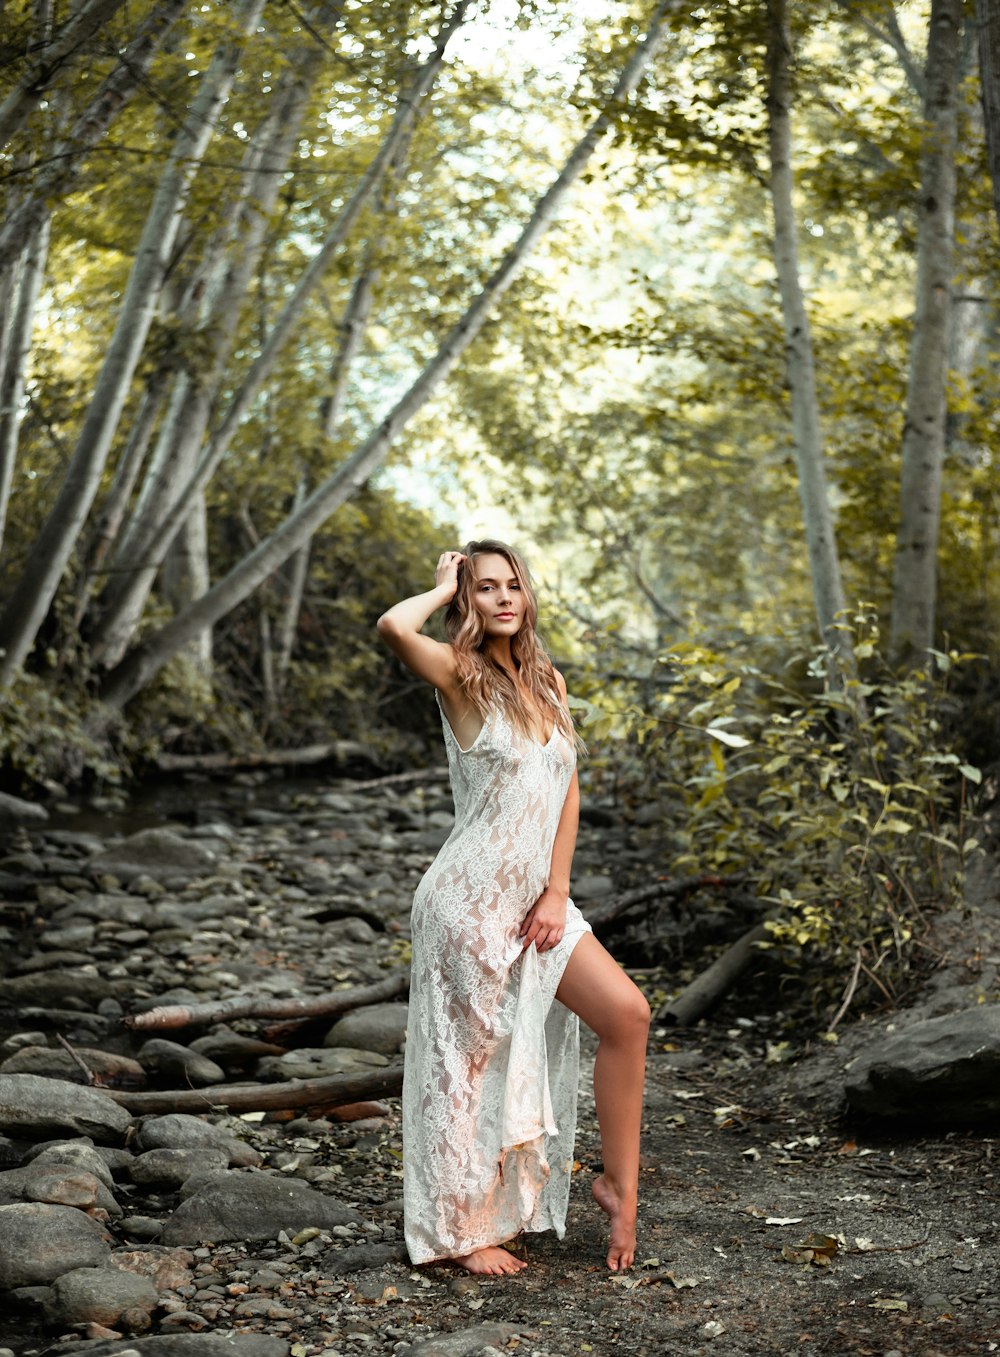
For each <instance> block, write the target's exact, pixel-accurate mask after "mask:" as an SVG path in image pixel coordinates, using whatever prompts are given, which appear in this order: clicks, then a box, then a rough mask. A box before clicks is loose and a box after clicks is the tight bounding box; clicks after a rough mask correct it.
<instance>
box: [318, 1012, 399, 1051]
mask: <svg viewBox="0 0 1000 1357" xmlns="http://www.w3.org/2000/svg"><path fill="white" fill-rule="evenodd" d="M408 1012H409V1005H407V1004H370V1005H369V1006H368V1007H367V1008H358V1009H355V1011H354V1012H353V1013H345V1014H344V1016H343V1017H342V1018H338V1020H337V1021H336V1022H335V1023H334V1024H333V1026H332V1027H331V1028H330V1030H329V1032H327V1034H326V1038H325V1040H324V1042H323V1045H324V1046H334V1047H339V1046H349V1047H354V1048H355V1049H361V1050H363V1051H378V1052H379V1054H381V1055H386V1056H388V1055H395V1054H396V1053H397V1052H398V1051H399V1048H400V1047H401V1046H402V1044H403V1040H404V1038H405V1036H406V1018H407V1014H408Z"/></svg>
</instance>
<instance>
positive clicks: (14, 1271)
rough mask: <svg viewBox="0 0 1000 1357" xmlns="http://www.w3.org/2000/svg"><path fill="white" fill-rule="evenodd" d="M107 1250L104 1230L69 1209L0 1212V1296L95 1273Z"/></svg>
mask: <svg viewBox="0 0 1000 1357" xmlns="http://www.w3.org/2000/svg"><path fill="white" fill-rule="evenodd" d="M110 1252H111V1250H110V1248H109V1246H108V1243H107V1237H106V1234H105V1231H104V1229H103V1228H102V1227H101V1226H100V1225H99V1224H98V1223H97V1221H96V1220H94V1219H92V1217H90V1216H88V1215H85V1214H84V1213H83V1212H82V1211H75V1210H74V1209H73V1207H71V1206H49V1205H46V1204H44V1203H41V1202H22V1203H19V1204H17V1205H15V1206H0V1291H11V1290H13V1289H14V1287H16V1286H43V1285H45V1284H46V1283H48V1282H51V1281H53V1280H54V1278H56V1277H59V1276H61V1275H62V1274H63V1273H64V1272H68V1271H70V1269H71V1268H76V1267H98V1266H99V1265H100V1264H101V1263H103V1262H104V1261H105V1259H106V1258H107V1257H108V1256H109V1254H110Z"/></svg>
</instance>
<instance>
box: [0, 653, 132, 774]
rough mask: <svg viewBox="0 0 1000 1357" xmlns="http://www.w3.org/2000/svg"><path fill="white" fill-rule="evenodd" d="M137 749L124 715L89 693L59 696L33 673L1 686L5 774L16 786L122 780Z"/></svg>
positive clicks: (0, 770) (0, 746)
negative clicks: (100, 706) (99, 703)
mask: <svg viewBox="0 0 1000 1357" xmlns="http://www.w3.org/2000/svg"><path fill="white" fill-rule="evenodd" d="M132 749H133V745H132V743H131V742H130V739H129V737H128V735H127V732H126V729H125V727H124V725H123V724H122V722H121V719H120V718H119V717H118V716H116V715H115V714H114V713H110V712H107V711H104V710H102V709H97V708H95V707H94V705H93V702H92V701H90V700H89V699H88V697H87V695H86V694H84V693H81V692H67V691H64V692H63V693H62V695H61V696H58V695H57V694H56V693H55V692H53V690H52V688H51V687H50V686H49V685H48V684H46V683H45V682H43V681H42V680H41V679H40V678H38V677H37V676H35V675H28V674H26V675H23V676H22V677H21V678H19V679H18V681H17V682H16V683H15V684H12V685H11V687H9V688H6V689H4V690H2V691H0V778H2V780H3V784H4V785H5V786H6V787H8V788H10V789H12V790H16V791H23V792H27V793H38V792H50V793H51V792H58V791H60V790H62V789H63V788H64V787H65V786H67V785H72V784H77V785H78V784H81V783H82V784H84V785H88V786H94V785H95V784H96V785H101V784H109V783H110V784H117V783H119V782H121V780H122V777H123V775H124V773H125V771H126V770H127V768H128V758H129V754H130V752H131V751H132Z"/></svg>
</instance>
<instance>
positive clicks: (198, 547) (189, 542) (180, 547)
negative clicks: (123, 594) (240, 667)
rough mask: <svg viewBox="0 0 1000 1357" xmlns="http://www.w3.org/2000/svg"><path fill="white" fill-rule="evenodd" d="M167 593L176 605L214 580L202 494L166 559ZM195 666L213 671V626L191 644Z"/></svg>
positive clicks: (192, 597)
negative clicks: (210, 563) (209, 556)
mask: <svg viewBox="0 0 1000 1357" xmlns="http://www.w3.org/2000/svg"><path fill="white" fill-rule="evenodd" d="M162 574H163V586H164V593H165V594H166V596H167V598H168V599H169V601H170V602H171V604H172V605H173V607H174V608H175V610H176V611H177V612H180V611H181V609H182V608H184V607H186V606H187V605H188V604H189V603H193V602H194V601H195V600H196V599H199V598H201V597H202V595H203V594H205V593H206V592H207V590H208V587H209V585H210V584H211V576H210V573H209V565H208V509H207V507H206V505H205V497H204V495H200V496H199V497H198V499H197V500H196V502H195V506H194V508H193V509H192V511H191V513H189V514H188V516H187V518H186V519H185V520H184V526H183V528H182V529H181V530H180V532H179V533H178V534H177V536H176V537H175V538H174V540H173V542H172V543H171V546H170V551H169V553H168V555H167V559H166V560H165V561H164V563H163V571H162ZM187 654H189V655H190V657H191V659H192V661H193V662H194V664H195V666H196V667H197V668H198V669H199V670H200V671H201V673H202V674H204V675H205V676H206V677H207V676H208V675H209V674H210V673H211V671H212V629H211V627H205V628H204V630H202V631H200V632H199V633H198V634H197V636H195V637H194V638H193V639H192V641H191V642H190V644H189V645H188V647H187Z"/></svg>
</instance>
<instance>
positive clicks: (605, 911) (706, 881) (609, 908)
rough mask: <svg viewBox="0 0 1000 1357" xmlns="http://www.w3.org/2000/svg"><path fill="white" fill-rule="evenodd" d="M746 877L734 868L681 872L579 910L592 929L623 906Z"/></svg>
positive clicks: (726, 886)
mask: <svg viewBox="0 0 1000 1357" xmlns="http://www.w3.org/2000/svg"><path fill="white" fill-rule="evenodd" d="M745 880H746V873H745V872H734V873H733V875H732V876H712V875H705V874H702V875H701V876H682V877H678V878H677V879H676V880H674V881H671V880H670V879H669V878H664V880H663V881H653V882H651V883H650V885H648V886H637V887H636V888H635V890H631V891H625V892H624V894H623V895H616V896H614V898H613V899H611V900H605V901H603V902H602V901H599V902H598V903H596V904H594V905H590V906H589V907H588V908H587V909H585V910H584V911H583V914H584V918H585V919H586V920H587V922H588V923H589V924H590V926H591V928H593V929H594V930H595V931H596V930H598V929H600V928H603V927H605V926H606V925H607V924H609V923H611V922H613V920H615V919H617V918H618V916H619V915H620V914H624V913H625V911H626V910H629V909H633V908H634V907H635V906H636V905H644V904H646V903H647V902H648V901H650V900H668V899H671V898H673V897H675V896H678V895H690V893H691V892H692V891H696V890H702V889H705V888H708V889H712V890H728V889H730V887H732V886H739V885H742V884H743V882H744V881H745Z"/></svg>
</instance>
